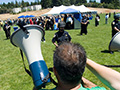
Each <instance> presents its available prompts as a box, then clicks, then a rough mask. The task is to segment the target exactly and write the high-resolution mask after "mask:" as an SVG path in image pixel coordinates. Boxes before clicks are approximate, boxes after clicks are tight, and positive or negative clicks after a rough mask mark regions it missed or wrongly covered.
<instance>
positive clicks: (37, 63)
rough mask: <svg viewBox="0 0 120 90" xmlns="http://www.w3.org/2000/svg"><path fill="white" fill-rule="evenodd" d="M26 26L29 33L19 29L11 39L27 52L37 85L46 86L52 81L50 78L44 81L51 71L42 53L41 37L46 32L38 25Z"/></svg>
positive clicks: (37, 86) (15, 44)
mask: <svg viewBox="0 0 120 90" xmlns="http://www.w3.org/2000/svg"><path fill="white" fill-rule="evenodd" d="M24 28H26V30H27V32H28V33H25V32H24V31H23V30H22V29H18V30H16V31H15V32H13V34H12V35H11V38H10V41H11V43H12V44H13V45H14V46H16V47H19V48H20V49H21V50H22V51H23V52H24V53H25V56H26V57H27V61H28V63H29V69H30V72H31V75H32V79H33V82H34V85H35V87H36V88H39V87H44V86H45V84H46V83H49V82H50V78H48V79H47V81H46V82H44V79H45V78H46V77H47V76H48V74H49V71H48V68H47V65H46V63H45V61H44V59H43V56H42V54H41V39H42V37H43V36H44V34H45V32H44V30H43V28H42V27H41V26H38V25H25V26H24Z"/></svg>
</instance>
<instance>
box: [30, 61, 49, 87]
mask: <svg viewBox="0 0 120 90" xmlns="http://www.w3.org/2000/svg"><path fill="white" fill-rule="evenodd" d="M29 67H30V71H31V74H32V78H33V82H34V85H35V87H37V88H38V87H41V86H43V85H45V83H44V82H43V79H44V78H45V77H46V76H47V75H48V74H49V71H48V68H47V66H46V63H45V61H44V60H40V61H35V62H33V63H32V64H30V65H29ZM49 82H50V78H49V79H48V80H47V82H46V83H49Z"/></svg>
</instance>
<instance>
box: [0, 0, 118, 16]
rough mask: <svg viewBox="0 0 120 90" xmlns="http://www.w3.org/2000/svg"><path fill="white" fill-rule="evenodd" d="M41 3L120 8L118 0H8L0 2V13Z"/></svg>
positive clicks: (45, 6)
mask: <svg viewBox="0 0 120 90" xmlns="http://www.w3.org/2000/svg"><path fill="white" fill-rule="evenodd" d="M39 4H41V5H42V8H43V9H45V8H52V7H53V6H60V5H66V6H69V5H73V4H74V5H76V6H77V5H82V4H84V5H85V6H86V7H98V8H110V9H120V2H119V0H101V3H96V0H90V2H89V3H87V0H35V2H31V3H29V2H25V1H24V0H22V1H21V2H18V1H17V0H15V2H8V3H7V4H6V3H3V4H0V14H3V13H11V12H12V9H13V8H18V7H21V8H23V7H27V6H32V5H39Z"/></svg>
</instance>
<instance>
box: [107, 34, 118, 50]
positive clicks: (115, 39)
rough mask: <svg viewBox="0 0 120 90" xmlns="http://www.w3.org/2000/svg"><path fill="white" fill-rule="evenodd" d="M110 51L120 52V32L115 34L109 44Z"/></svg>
mask: <svg viewBox="0 0 120 90" xmlns="http://www.w3.org/2000/svg"><path fill="white" fill-rule="evenodd" d="M109 50H110V51H119V50H120V32H117V33H116V34H115V35H114V36H113V38H112V40H111V41H110V44H109Z"/></svg>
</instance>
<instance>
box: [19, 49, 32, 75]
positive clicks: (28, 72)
mask: <svg viewBox="0 0 120 90" xmlns="http://www.w3.org/2000/svg"><path fill="white" fill-rule="evenodd" d="M20 54H21V57H22V60H23V65H24V69H25V71H26V72H27V74H29V76H31V73H30V71H29V70H28V69H27V68H26V66H25V62H24V57H23V52H22V50H21V49H20Z"/></svg>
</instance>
